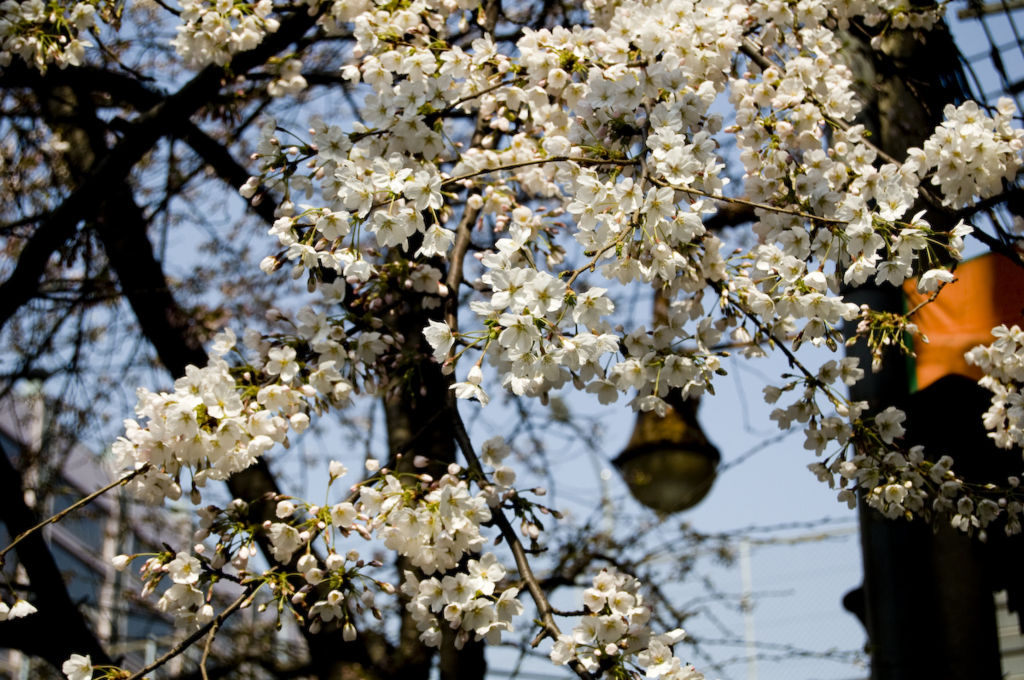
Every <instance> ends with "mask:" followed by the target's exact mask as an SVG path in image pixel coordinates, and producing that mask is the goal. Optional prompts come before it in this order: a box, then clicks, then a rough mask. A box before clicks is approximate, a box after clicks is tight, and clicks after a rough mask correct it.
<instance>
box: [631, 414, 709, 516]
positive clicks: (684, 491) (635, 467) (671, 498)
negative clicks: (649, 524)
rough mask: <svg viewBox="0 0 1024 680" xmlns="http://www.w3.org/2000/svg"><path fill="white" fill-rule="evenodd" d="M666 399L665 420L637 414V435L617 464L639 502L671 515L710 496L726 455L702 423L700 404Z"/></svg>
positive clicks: (652, 415)
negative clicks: (708, 435) (718, 470)
mask: <svg viewBox="0 0 1024 680" xmlns="http://www.w3.org/2000/svg"><path fill="white" fill-rule="evenodd" d="M672 396H674V397H675V398H674V399H673V398H672ZM666 401H668V402H669V404H670V405H671V406H670V408H669V409H668V411H667V412H666V413H665V416H664V417H660V416H659V415H658V414H657V413H655V412H654V411H647V412H640V413H638V414H637V416H636V426H635V427H634V428H633V436H632V437H630V440H629V443H628V444H627V445H626V448H625V450H624V451H623V452H622V453H620V454H619V456H618V457H617V458H616V459H615V460H614V461H612V463H613V464H614V465H615V467H616V468H618V470H619V472H621V473H622V476H623V477H624V478H625V480H626V484H627V485H628V486H629V492H630V493H631V494H633V497H634V498H636V499H637V500H638V501H640V503H642V504H643V505H645V506H646V507H648V508H651V509H652V510H655V511H656V512H658V513H661V514H666V515H667V514H670V513H673V512H679V511H681V510H688V509H689V508H692V507H693V506H695V505H696V504H697V503H699V502H700V501H701V500H702V499H703V498H704V497H705V496H706V495H707V494H708V491H710V490H711V485H712V484H713V483H714V481H715V476H716V468H717V467H718V463H719V461H720V460H721V455H720V454H719V453H718V449H716V448H715V447H714V446H713V445H712V444H711V443H710V442H708V440H707V437H705V436H704V432H703V431H702V430H701V429H700V423H699V422H697V404H698V400H696V399H682V398H681V397H679V396H678V394H673V395H671V396H670V398H669V399H667V400H666Z"/></svg>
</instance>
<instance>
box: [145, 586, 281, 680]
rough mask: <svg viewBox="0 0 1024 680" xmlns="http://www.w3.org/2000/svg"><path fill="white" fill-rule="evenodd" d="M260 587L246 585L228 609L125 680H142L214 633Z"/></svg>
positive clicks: (204, 655)
mask: <svg viewBox="0 0 1024 680" xmlns="http://www.w3.org/2000/svg"><path fill="white" fill-rule="evenodd" d="M261 585H263V583H262V582H259V583H250V584H249V585H247V586H246V587H245V591H244V592H243V593H242V594H241V595H239V596H238V599H236V600H235V601H234V602H232V603H231V604H230V605H228V608H227V609H225V610H224V611H222V612H221V613H220V614H218V615H217V616H216V617H215V618H214V619H213V620H212V621H210V622H209V623H208V624H206V625H205V626H203V627H202V628H200V629H199V630H197V631H196V632H194V633H192V634H191V635H189V636H188V637H187V638H185V639H184V640H182V641H181V642H179V643H178V644H177V645H175V646H174V648H173V649H171V650H170V651H169V652H167V653H166V654H164V655H163V656H161V657H160V658H159V659H157V660H156V661H154V662H153V663H151V664H149V665H148V666H146V667H145V668H143V669H142V670H139V671H137V672H135V673H133V674H132V675H130V676H128V677H127V678H126V679H125V680H140V678H143V677H145V676H146V675H148V674H149V673H152V672H153V671H155V670H156V669H157V668H160V667H161V666H163V665H164V664H165V663H167V662H168V661H170V660H171V659H173V658H174V657H176V656H178V655H179V654H181V653H182V652H184V651H185V650H186V649H188V648H189V647H191V646H192V645H194V644H195V643H196V642H198V641H199V640H201V639H202V638H203V636H204V635H206V634H207V633H208V632H210V631H215V630H216V629H217V628H219V627H220V625H221V624H222V623H224V621H225V619H227V618H228V617H229V616H231V615H232V614H234V613H235V612H236V611H238V610H239V609H240V608H241V607H242V605H243V604H245V602H246V601H247V600H248V601H251V600H252V597H253V595H255V594H256V591H257V590H259V588H260V586H261ZM203 660H204V661H205V660H206V654H205V653H204V654H203Z"/></svg>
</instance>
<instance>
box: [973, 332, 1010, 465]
mask: <svg viewBox="0 0 1024 680" xmlns="http://www.w3.org/2000/svg"><path fill="white" fill-rule="evenodd" d="M992 335H993V336H995V338H996V340H995V342H993V343H992V344H991V345H979V346H977V347H975V348H974V349H972V350H971V351H970V352H968V353H967V354H966V355H964V358H965V359H966V360H967V363H968V364H971V365H973V366H977V367H978V368H980V369H981V370H982V371H984V372H985V377H984V378H982V379H981V380H980V381H979V384H980V385H981V386H982V387H984V388H986V389H988V390H990V391H991V392H992V406H991V407H989V410H988V412H987V413H986V414H985V419H984V422H985V428H986V429H989V430H992V432H990V433H989V437H991V438H992V440H993V441H994V442H995V444H996V446H999V447H1001V448H1004V449H1009V448H1011V447H1012V446H1013V445H1014V444H1016V445H1017V446H1020V447H1024V397H1022V396H1021V386H1022V385H1024V331H1022V330H1021V329H1020V327H1019V326H1013V327H1011V328H1007V327H1006V326H999V327H998V328H995V329H993V330H992Z"/></svg>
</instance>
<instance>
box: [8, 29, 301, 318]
mask: <svg viewBox="0 0 1024 680" xmlns="http://www.w3.org/2000/svg"><path fill="white" fill-rule="evenodd" d="M315 21H316V17H315V16H309V15H307V14H305V13H299V14H295V15H293V16H292V17H290V18H288V19H287V20H286V21H284V22H282V24H281V27H280V29H279V30H278V32H277V33H274V34H273V35H269V36H267V37H266V39H265V40H264V41H263V42H262V43H261V44H260V45H259V46H258V47H256V48H255V49H253V50H250V51H248V52H243V53H241V54H240V55H238V57H237V58H236V59H235V60H234V61H233V62H232V64H231V65H232V69H233V70H234V72H235V73H245V72H247V71H248V70H249V69H252V68H254V67H256V66H259V65H261V64H263V63H264V62H265V61H266V60H267V59H268V58H269V57H271V56H273V55H275V54H277V53H278V52H280V51H281V50H283V49H285V48H286V47H288V45H290V44H292V43H293V42H295V41H296V40H299V39H300V38H301V37H302V36H303V35H305V33H306V32H307V31H308V30H309V29H310V28H312V27H313V25H314V23H315ZM223 79H224V69H223V68H222V67H219V66H215V65H211V66H207V67H206V68H205V69H203V70H202V71H201V72H200V73H199V74H198V75H196V76H195V77H194V78H193V79H192V80H190V81H189V82H188V83H187V84H185V85H184V86H182V88H181V89H180V90H178V91H177V92H176V93H175V94H173V95H171V96H170V97H168V98H167V99H165V100H163V101H162V102H160V103H158V104H156V105H155V106H153V107H152V108H150V109H149V110H148V111H147V112H146V113H143V114H142V115H140V116H138V117H137V118H136V119H135V120H134V121H133V124H132V127H131V129H130V130H129V132H128V133H127V134H125V136H124V137H123V139H122V140H121V141H120V143H118V145H117V146H116V147H115V148H114V149H112V150H111V151H110V152H108V153H107V154H105V155H104V157H103V159H102V160H100V161H99V163H98V164H96V166H95V168H94V169H93V170H92V171H91V172H90V174H89V176H88V177H87V178H86V179H85V181H84V182H82V183H81V184H79V186H78V187H77V188H76V189H75V191H73V192H72V193H71V195H70V196H68V197H67V198H66V199H65V200H64V202H63V203H61V205H60V206H59V207H57V209H56V210H54V211H53V213H52V214H51V215H50V217H49V218H48V219H47V220H46V221H45V222H44V223H43V224H42V225H40V227H39V229H38V230H37V231H36V233H35V235H34V236H33V237H32V238H31V239H29V241H28V243H27V244H26V245H25V248H24V249H23V250H22V252H21V255H20V256H19V258H18V263H17V265H16V266H15V268H14V271H13V272H12V273H11V276H10V277H9V278H8V279H7V281H5V282H4V283H3V284H2V285H0V329H2V328H3V326H4V325H5V324H6V323H7V321H8V320H10V318H11V317H12V316H14V314H15V313H16V312H17V310H18V309H20V308H21V306H22V305H24V304H25V303H27V302H28V301H29V300H31V299H32V297H33V296H34V295H35V293H36V290H37V287H38V284H39V279H40V278H41V277H42V275H43V272H44V271H45V269H46V265H47V263H48V262H49V260H50V257H51V255H52V254H53V253H54V251H55V250H57V249H58V248H60V246H61V245H62V244H64V243H65V242H66V241H67V240H68V239H70V238H71V237H72V236H74V233H75V230H76V229H77V227H78V224H79V223H80V222H81V221H82V220H86V219H89V218H90V217H92V216H93V215H94V214H95V213H96V210H97V209H98V207H99V205H100V203H101V202H102V200H103V198H104V197H105V196H106V195H107V192H108V190H109V187H111V186H118V185H120V183H121V182H122V181H123V180H124V179H125V178H127V177H128V174H129V173H130V172H131V169H132V168H133V167H134V166H135V164H136V163H138V162H139V161H140V160H141V159H142V157H143V156H145V155H146V153H148V152H149V150H150V149H151V148H152V147H153V145H154V144H156V142H157V141H158V140H159V139H160V138H161V137H163V136H164V135H165V134H167V133H168V132H170V131H173V130H175V129H177V127H178V126H179V124H180V123H181V121H183V120H187V119H189V118H190V117H191V116H192V114H193V113H195V112H196V111H198V110H199V109H200V108H202V107H203V106H204V105H205V104H207V103H208V102H210V101H212V100H213V99H214V98H215V97H216V96H217V94H218V93H219V92H220V89H221V87H222V84H223Z"/></svg>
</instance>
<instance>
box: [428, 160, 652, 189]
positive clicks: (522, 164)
mask: <svg viewBox="0 0 1024 680" xmlns="http://www.w3.org/2000/svg"><path fill="white" fill-rule="evenodd" d="M566 162H569V163H578V164H580V165H639V164H640V161H639V160H638V159H635V158H626V159H610V158H609V159H602V158H573V157H572V156H552V157H551V158H538V159H535V160H532V161H521V162H519V163H509V164H508V165H502V166H499V167H497V168H485V169H483V170H477V171H476V172H469V173H466V174H465V175H456V176H455V177H449V178H448V179H446V180H444V181H443V182H441V186H448V185H450V184H455V183H457V182H462V181H464V180H467V179H471V178H473V177H479V176H480V175H487V174H489V173H492V172H502V171H503V170H515V169H516V168H525V167H528V166H530V165H544V164H545V163H566Z"/></svg>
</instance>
